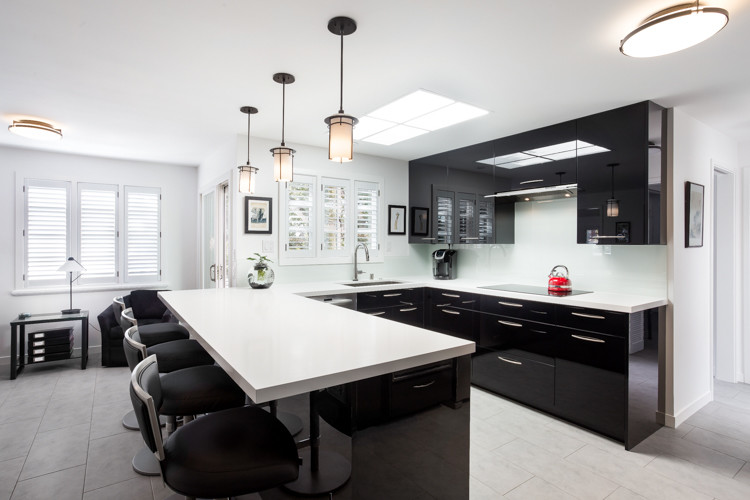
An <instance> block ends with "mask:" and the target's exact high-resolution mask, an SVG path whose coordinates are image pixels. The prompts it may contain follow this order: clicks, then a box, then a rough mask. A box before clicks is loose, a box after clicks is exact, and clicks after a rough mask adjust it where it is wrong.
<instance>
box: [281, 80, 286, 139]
mask: <svg viewBox="0 0 750 500" xmlns="http://www.w3.org/2000/svg"><path fill="white" fill-rule="evenodd" d="M285 113H286V77H284V81H283V82H282V83H281V145H282V146H284V114H285Z"/></svg>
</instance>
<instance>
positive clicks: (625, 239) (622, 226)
mask: <svg viewBox="0 0 750 500" xmlns="http://www.w3.org/2000/svg"><path fill="white" fill-rule="evenodd" d="M615 234H616V235H617V236H622V238H618V239H616V240H615V243H630V222H615Z"/></svg>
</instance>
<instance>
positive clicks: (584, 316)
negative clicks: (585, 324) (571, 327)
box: [570, 312, 607, 319]
mask: <svg viewBox="0 0 750 500" xmlns="http://www.w3.org/2000/svg"><path fill="white" fill-rule="evenodd" d="M570 314H572V315H573V316H578V317H579V318H589V319H607V318H605V317H604V316H599V315H598V314H584V313H577V312H572V313H570Z"/></svg>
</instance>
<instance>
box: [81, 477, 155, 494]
mask: <svg viewBox="0 0 750 500" xmlns="http://www.w3.org/2000/svg"><path fill="white" fill-rule="evenodd" d="M153 498H154V494H153V492H152V491H151V479H150V478H148V477H146V476H139V477H134V478H133V479H128V480H127V481H123V482H121V483H116V484H113V485H111V486H105V487H104V488H99V489H97V490H93V491H87V492H86V493H84V494H83V500H153Z"/></svg>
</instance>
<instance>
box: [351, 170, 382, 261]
mask: <svg viewBox="0 0 750 500" xmlns="http://www.w3.org/2000/svg"><path fill="white" fill-rule="evenodd" d="M354 190H355V191H356V198H357V201H356V202H357V208H356V212H357V214H356V220H355V224H356V229H355V234H356V240H357V244H359V243H364V244H365V245H367V247H368V248H369V249H370V256H371V257H376V256H377V255H378V254H379V244H380V239H379V236H378V234H379V233H378V231H379V229H380V226H379V224H378V220H379V218H380V186H379V184H378V183H376V182H363V181H355V183H354Z"/></svg>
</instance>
